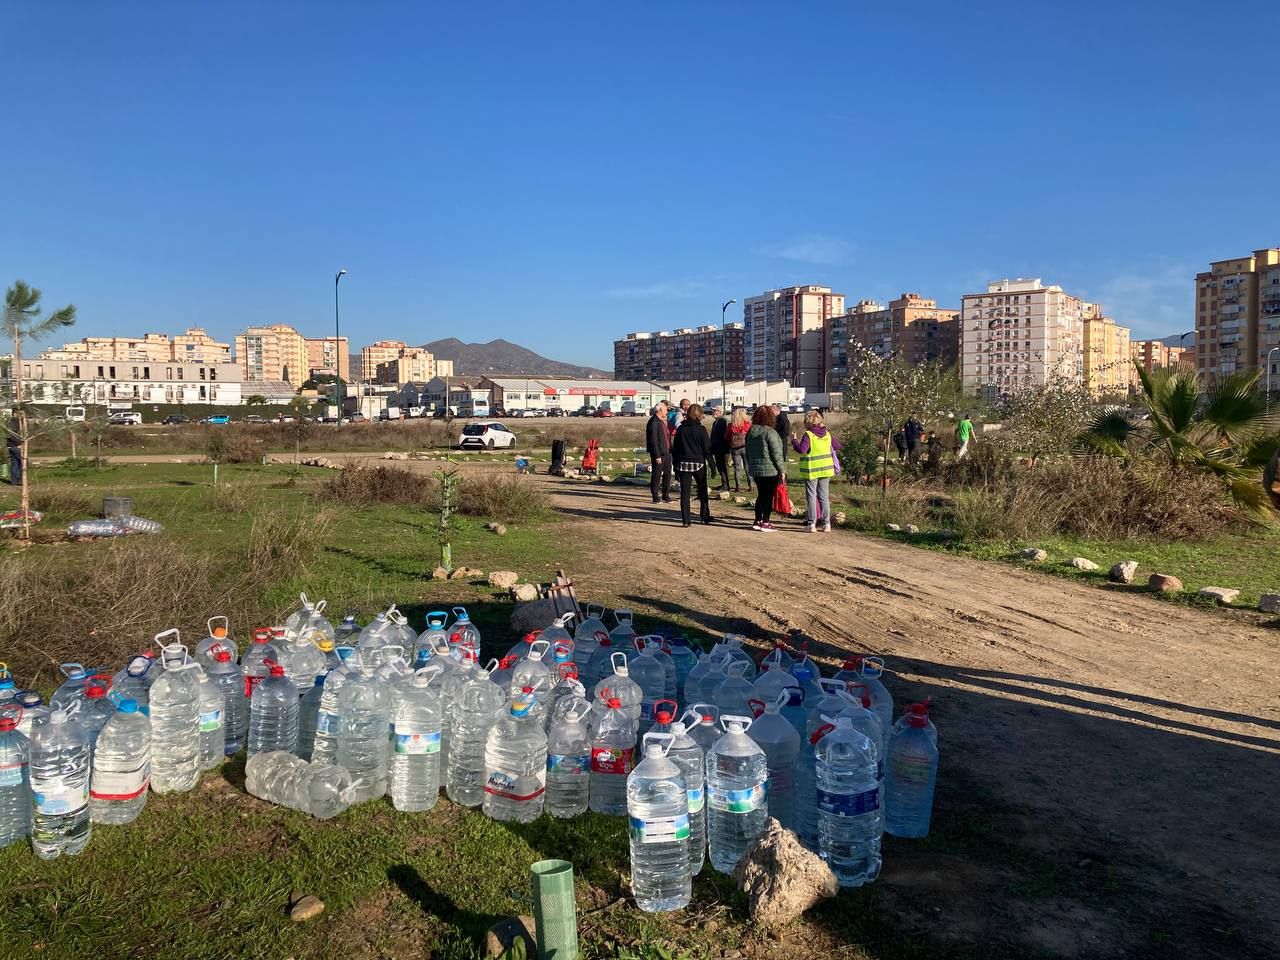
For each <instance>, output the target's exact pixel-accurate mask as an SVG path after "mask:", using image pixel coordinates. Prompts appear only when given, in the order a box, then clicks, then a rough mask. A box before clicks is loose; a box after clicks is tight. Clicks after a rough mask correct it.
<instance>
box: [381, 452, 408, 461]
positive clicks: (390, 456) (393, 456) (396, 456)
mask: <svg viewBox="0 0 1280 960" xmlns="http://www.w3.org/2000/svg"><path fill="white" fill-rule="evenodd" d="M382 459H383V460H408V459H409V455H408V454H407V453H384V454H383V455H382Z"/></svg>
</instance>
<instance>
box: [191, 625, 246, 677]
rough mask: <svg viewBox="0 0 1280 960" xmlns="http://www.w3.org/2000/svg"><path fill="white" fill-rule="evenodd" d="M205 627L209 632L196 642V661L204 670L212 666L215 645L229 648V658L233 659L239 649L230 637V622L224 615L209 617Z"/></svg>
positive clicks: (225, 648)
mask: <svg viewBox="0 0 1280 960" xmlns="http://www.w3.org/2000/svg"><path fill="white" fill-rule="evenodd" d="M206 627H207V628H208V630H209V633H208V634H207V635H206V636H205V638H204V639H203V640H201V641H200V642H199V643H197V644H196V655H195V660H196V663H198V664H200V666H202V667H204V668H205V670H208V669H209V668H210V667H211V666H213V650H214V648H215V647H222V648H223V649H224V650H230V651H231V659H232V660H234V659H235V658H236V657H237V656H238V655H239V652H240V650H239V648H238V647H237V646H236V642H235V641H234V640H232V639H231V622H230V621H229V620H228V619H227V618H226V617H210V618H209V622H208V623H207V624H206Z"/></svg>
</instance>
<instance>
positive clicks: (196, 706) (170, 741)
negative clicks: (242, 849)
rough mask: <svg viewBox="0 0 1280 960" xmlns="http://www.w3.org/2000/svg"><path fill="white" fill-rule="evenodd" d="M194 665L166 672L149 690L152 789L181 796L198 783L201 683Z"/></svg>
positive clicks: (185, 665) (192, 663) (168, 669)
mask: <svg viewBox="0 0 1280 960" xmlns="http://www.w3.org/2000/svg"><path fill="white" fill-rule="evenodd" d="M195 671H196V664H195V663H194V662H190V663H175V664H172V665H171V666H168V667H166V668H165V670H164V672H163V673H161V674H160V678H159V679H158V680H156V682H155V685H154V686H153V687H152V688H151V789H152V790H154V791H155V792H156V793H182V792H184V791H186V790H190V789H191V788H192V787H194V786H195V785H196V781H197V780H199V779H200V682H199V680H198V679H197V678H196V673H195Z"/></svg>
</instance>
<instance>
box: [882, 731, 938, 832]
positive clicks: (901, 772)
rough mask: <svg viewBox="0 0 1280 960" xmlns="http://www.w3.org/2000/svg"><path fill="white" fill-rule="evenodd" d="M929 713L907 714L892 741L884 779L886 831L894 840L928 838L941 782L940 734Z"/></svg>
mask: <svg viewBox="0 0 1280 960" xmlns="http://www.w3.org/2000/svg"><path fill="white" fill-rule="evenodd" d="M929 726H930V724H929V715H928V713H927V712H926V713H914V712H913V713H908V714H907V725H906V727H904V728H903V729H902V730H899V731H898V732H897V733H895V734H894V735H893V739H891V740H890V741H889V750H888V757H887V760H886V762H885V778H884V812H885V821H884V828H885V830H886V831H887V832H888V833H891V834H893V835H894V836H895V837H927V836H928V835H929V821H930V819H932V816H933V790H934V786H935V785H936V783H937V779H938V742H937V739H936V738H937V734H936V733H934V735H933V736H930V731H929Z"/></svg>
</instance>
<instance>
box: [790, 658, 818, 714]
mask: <svg viewBox="0 0 1280 960" xmlns="http://www.w3.org/2000/svg"><path fill="white" fill-rule="evenodd" d="M791 676H792V677H794V678H795V681H796V683H798V684H800V689H801V690H803V691H804V702H805V704H806V705H809V704H813V703H816V702H817V701H819V700H821V699H822V687H820V686H818V683H819V681H821V680H822V671H821V670H819V669H818V665H817V664H816V663H814V662H813V661H812V660H810V659H809V658H808V657H804V658H802V659H800V660H797V661H796V665H795V666H794V667H792V668H791Z"/></svg>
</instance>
